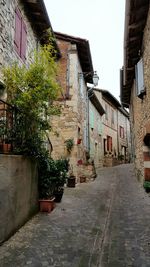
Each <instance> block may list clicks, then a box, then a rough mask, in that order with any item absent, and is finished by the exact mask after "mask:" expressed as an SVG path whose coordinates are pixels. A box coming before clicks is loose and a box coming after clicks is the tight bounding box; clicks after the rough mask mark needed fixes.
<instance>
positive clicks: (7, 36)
mask: <svg viewBox="0 0 150 267" xmlns="http://www.w3.org/2000/svg"><path fill="white" fill-rule="evenodd" d="M16 7H19V9H20V11H21V15H22V17H23V20H24V22H25V24H26V28H27V47H26V62H25V64H26V65H27V66H28V64H29V63H30V62H31V59H32V58H31V51H33V50H34V49H35V48H37V44H38V41H37V37H36V36H35V34H34V31H33V29H32V27H31V24H30V21H29V20H28V18H27V16H26V14H25V12H24V7H23V4H22V3H21V1H19V0H18V1H15V0H12V1H8V0H2V1H0V80H3V77H2V72H1V67H4V66H6V65H10V64H11V63H12V62H14V61H17V62H18V64H23V63H24V62H23V61H22V59H21V58H20V57H19V56H18V54H17V52H16V51H15V47H14V35H15V8H16Z"/></svg>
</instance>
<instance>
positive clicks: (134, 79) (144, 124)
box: [121, 0, 150, 181]
mask: <svg viewBox="0 0 150 267" xmlns="http://www.w3.org/2000/svg"><path fill="white" fill-rule="evenodd" d="M132 3H133V1H132V0H131V1H129V0H128V1H126V16H125V38H124V40H125V50H124V66H123V69H122V71H121V73H122V76H121V81H122V83H121V85H122V86H121V101H122V103H123V104H124V106H126V107H129V109H130V122H131V129H132V131H131V141H132V159H133V161H134V163H135V168H136V173H137V176H138V179H139V180H141V181H143V180H146V181H150V8H149V1H141V2H140V3H139V4H138V3H136V4H135V5H132ZM139 9H140V12H139ZM133 14H134V15H133ZM131 18H132V20H131ZM132 25H134V27H133V26H132Z"/></svg>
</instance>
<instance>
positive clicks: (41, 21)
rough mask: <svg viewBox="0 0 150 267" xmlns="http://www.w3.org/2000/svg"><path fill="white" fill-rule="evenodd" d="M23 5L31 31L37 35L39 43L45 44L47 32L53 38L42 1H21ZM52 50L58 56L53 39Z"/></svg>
mask: <svg viewBox="0 0 150 267" xmlns="http://www.w3.org/2000/svg"><path fill="white" fill-rule="evenodd" d="M21 2H22V4H23V5H24V9H25V13H26V16H27V17H28V19H29V21H30V23H31V25H32V28H33V30H34V31H35V33H36V34H37V36H38V38H39V39H40V41H41V43H45V42H46V43H47V41H48V40H49V39H48V33H47V30H48V29H49V30H50V31H51V34H52V36H53V37H54V32H53V29H52V25H51V22H50V19H49V16H48V13H47V10H46V7H45V4H44V1H43V0H21ZM53 45H54V48H55V49H56V51H57V53H58V54H59V49H58V46H57V44H56V41H55V39H54V40H53Z"/></svg>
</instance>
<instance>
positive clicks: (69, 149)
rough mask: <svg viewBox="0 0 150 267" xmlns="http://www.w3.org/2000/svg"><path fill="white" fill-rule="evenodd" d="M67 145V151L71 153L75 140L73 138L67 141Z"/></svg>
mask: <svg viewBox="0 0 150 267" xmlns="http://www.w3.org/2000/svg"><path fill="white" fill-rule="evenodd" d="M65 144H66V148H67V151H68V152H69V153H70V152H71V150H72V148H73V146H74V140H73V138H71V139H67V140H66V141H65Z"/></svg>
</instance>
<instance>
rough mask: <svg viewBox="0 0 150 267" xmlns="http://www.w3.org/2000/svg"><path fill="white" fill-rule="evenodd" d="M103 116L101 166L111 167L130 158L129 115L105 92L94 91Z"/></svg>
mask: <svg viewBox="0 0 150 267" xmlns="http://www.w3.org/2000/svg"><path fill="white" fill-rule="evenodd" d="M94 91H95V93H96V95H97V97H98V99H99V101H100V102H101V104H102V106H103V108H104V110H105V114H104V115H103V117H102V155H103V165H104V166H113V165H116V164H118V163H119V162H120V160H121V162H128V161H129V158H130V124H129V114H128V112H127V111H126V110H125V109H123V108H122V107H121V104H120V103H119V101H118V100H117V99H116V98H115V97H114V96H113V95H112V94H111V93H110V92H109V91H107V90H102V89H95V90H94Z"/></svg>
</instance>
